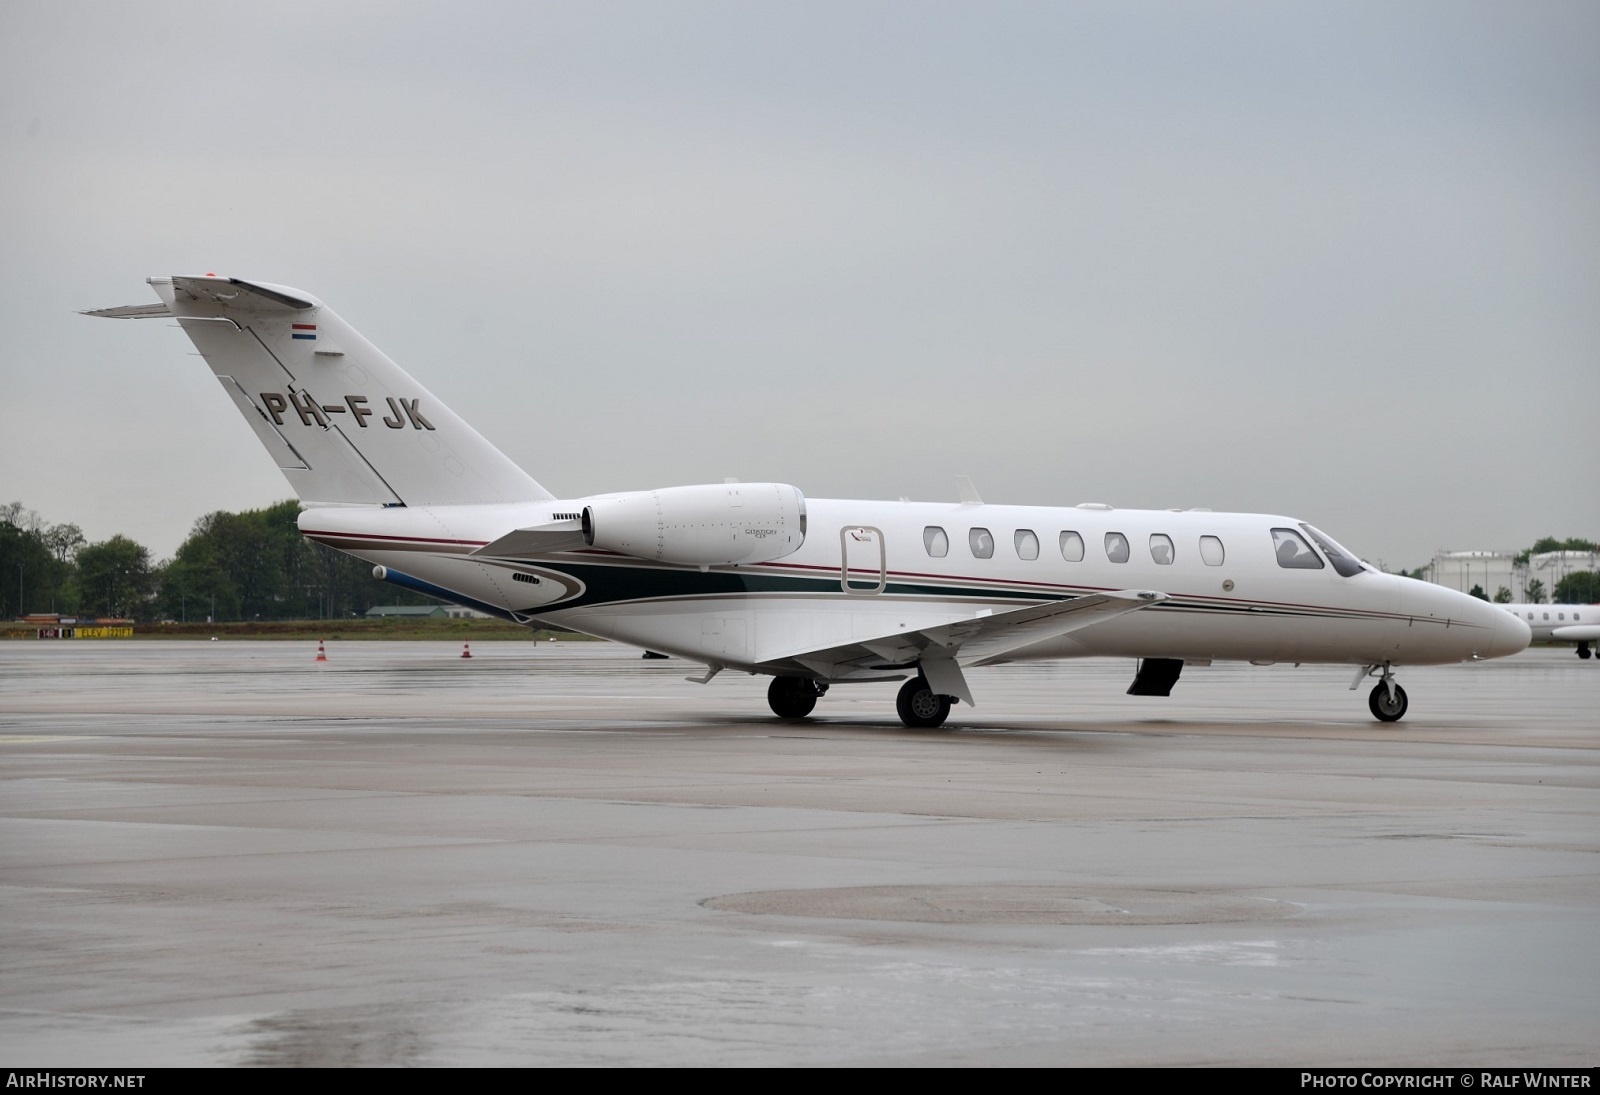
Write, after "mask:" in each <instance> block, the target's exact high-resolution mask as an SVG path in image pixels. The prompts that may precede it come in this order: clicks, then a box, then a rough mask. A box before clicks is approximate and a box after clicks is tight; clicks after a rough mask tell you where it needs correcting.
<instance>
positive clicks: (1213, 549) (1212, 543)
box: [1200, 536, 1224, 567]
mask: <svg viewBox="0 0 1600 1095" xmlns="http://www.w3.org/2000/svg"><path fill="white" fill-rule="evenodd" d="M1223 554H1224V553H1223V550H1222V540H1221V538H1220V537H1217V536H1202V537H1200V559H1201V561H1203V562H1204V563H1205V564H1206V566H1208V567H1219V566H1221V565H1222V559H1223Z"/></svg>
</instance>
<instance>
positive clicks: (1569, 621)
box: [1496, 604, 1600, 658]
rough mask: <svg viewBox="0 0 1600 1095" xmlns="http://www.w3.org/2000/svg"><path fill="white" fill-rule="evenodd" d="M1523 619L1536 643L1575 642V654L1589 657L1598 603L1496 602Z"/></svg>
mask: <svg viewBox="0 0 1600 1095" xmlns="http://www.w3.org/2000/svg"><path fill="white" fill-rule="evenodd" d="M1496 607H1498V608H1503V609H1505V611H1507V612H1509V613H1511V615H1513V616H1515V617H1517V619H1519V620H1522V621H1523V622H1525V623H1526V624H1527V625H1528V627H1529V628H1530V629H1531V630H1532V632H1533V641H1534V642H1536V643H1552V642H1553V643H1574V642H1575V643H1577V644H1578V657H1580V658H1587V657H1589V656H1590V650H1589V644H1590V643H1592V642H1600V605H1536V604H1520V605H1519V604H1510V605H1497V606H1496Z"/></svg>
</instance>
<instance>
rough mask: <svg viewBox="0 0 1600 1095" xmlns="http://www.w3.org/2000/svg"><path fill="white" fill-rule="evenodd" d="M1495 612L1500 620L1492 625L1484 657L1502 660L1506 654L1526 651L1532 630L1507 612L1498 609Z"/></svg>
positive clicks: (1531, 636) (1530, 640) (1531, 637)
mask: <svg viewBox="0 0 1600 1095" xmlns="http://www.w3.org/2000/svg"><path fill="white" fill-rule="evenodd" d="M1495 612H1496V614H1497V615H1498V616H1499V617H1500V618H1499V619H1498V620H1496V621H1495V623H1494V635H1493V637H1492V638H1491V639H1490V640H1489V649H1488V650H1487V651H1486V652H1485V653H1484V657H1487V658H1503V657H1505V656H1506V655H1507V654H1515V653H1517V652H1518V651H1522V650H1526V649H1527V648H1528V644H1529V643H1530V642H1532V641H1533V629H1532V628H1530V627H1529V626H1528V625H1527V624H1526V623H1524V622H1523V621H1522V620H1520V619H1518V618H1517V617H1516V616H1513V615H1512V614H1511V613H1509V612H1505V611H1502V610H1500V609H1496V610H1495Z"/></svg>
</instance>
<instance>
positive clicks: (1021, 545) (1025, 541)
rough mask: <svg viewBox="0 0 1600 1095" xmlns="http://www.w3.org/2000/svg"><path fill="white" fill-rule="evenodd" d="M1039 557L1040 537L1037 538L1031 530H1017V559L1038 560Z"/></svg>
mask: <svg viewBox="0 0 1600 1095" xmlns="http://www.w3.org/2000/svg"><path fill="white" fill-rule="evenodd" d="M1038 557H1039V537H1037V536H1035V535H1034V533H1033V530H1032V529H1031V528H1019V529H1018V530H1017V558H1018V559H1037V558H1038Z"/></svg>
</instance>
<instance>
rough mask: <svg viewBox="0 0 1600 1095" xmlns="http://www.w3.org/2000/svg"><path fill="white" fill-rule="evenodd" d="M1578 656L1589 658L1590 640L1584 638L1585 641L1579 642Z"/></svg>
mask: <svg viewBox="0 0 1600 1095" xmlns="http://www.w3.org/2000/svg"><path fill="white" fill-rule="evenodd" d="M1578 657H1580V658H1585V659H1587V658H1588V657H1589V643H1588V640H1584V641H1583V642H1581V643H1579V644H1578Z"/></svg>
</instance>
